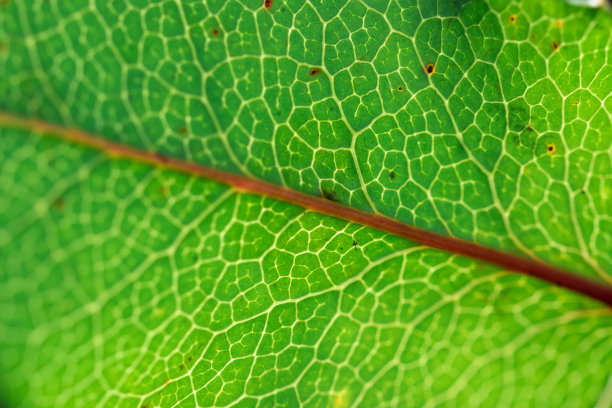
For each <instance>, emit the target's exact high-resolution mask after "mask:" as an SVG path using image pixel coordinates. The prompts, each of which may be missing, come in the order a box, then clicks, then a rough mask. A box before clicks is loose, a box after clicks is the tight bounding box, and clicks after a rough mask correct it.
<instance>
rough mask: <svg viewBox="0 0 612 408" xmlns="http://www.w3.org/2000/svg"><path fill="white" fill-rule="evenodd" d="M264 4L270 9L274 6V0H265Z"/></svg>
mask: <svg viewBox="0 0 612 408" xmlns="http://www.w3.org/2000/svg"><path fill="white" fill-rule="evenodd" d="M263 5H264V8H265V9H266V10H270V7H272V0H264V3H263Z"/></svg>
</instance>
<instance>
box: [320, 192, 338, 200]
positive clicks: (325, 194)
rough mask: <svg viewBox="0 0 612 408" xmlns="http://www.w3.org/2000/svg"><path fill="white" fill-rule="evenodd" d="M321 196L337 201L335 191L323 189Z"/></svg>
mask: <svg viewBox="0 0 612 408" xmlns="http://www.w3.org/2000/svg"><path fill="white" fill-rule="evenodd" d="M323 198H325V199H326V200H329V201H338V200H337V199H336V193H334V192H333V191H327V190H323Z"/></svg>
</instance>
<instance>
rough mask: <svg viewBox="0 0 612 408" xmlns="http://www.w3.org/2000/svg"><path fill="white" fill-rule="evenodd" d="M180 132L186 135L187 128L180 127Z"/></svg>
mask: <svg viewBox="0 0 612 408" xmlns="http://www.w3.org/2000/svg"><path fill="white" fill-rule="evenodd" d="M179 133H180V134H181V135H184V134H185V133H187V128H180V129H179Z"/></svg>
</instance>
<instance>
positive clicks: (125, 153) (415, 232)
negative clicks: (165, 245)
mask: <svg viewBox="0 0 612 408" xmlns="http://www.w3.org/2000/svg"><path fill="white" fill-rule="evenodd" d="M0 122H2V123H4V124H6V125H9V126H13V127H18V128H23V129H27V130H32V131H38V132H42V133H44V134H48V135H53V136H57V137H60V138H62V139H65V140H69V141H72V142H78V143H82V144H85V145H87V146H91V147H94V148H96V149H100V150H103V151H105V152H107V153H108V154H110V155H112V156H118V157H124V158H129V159H133V160H137V161H141V162H146V163H150V164H154V165H157V166H162V167H166V168H170V169H175V170H178V171H182V172H185V173H189V174H193V175H197V176H201V177H206V178H210V179H214V180H216V181H219V182H221V183H224V184H227V185H230V186H232V187H233V188H235V189H237V190H240V191H243V192H249V193H254V194H259V195H265V196H268V197H272V198H275V199H278V200H282V201H285V202H288V203H292V204H295V205H298V206H300V207H303V208H306V209H308V210H311V211H316V212H319V213H322V214H326V215H331V216H333V217H337V218H341V219H344V220H347V221H351V222H355V223H358V224H362V225H366V226H368V227H372V228H376V229H378V230H381V231H385V232H388V233H390V234H393V235H397V236H399V237H403V238H406V239H409V240H411V241H415V242H418V243H420V244H423V245H426V246H429V247H431V248H436V249H440V250H443V251H447V252H451V253H455V254H459V255H463V256H467V257H470V258H473V259H478V260H480V261H485V262H488V263H491V264H494V265H498V266H500V267H502V268H505V269H508V270H511V271H514V272H518V273H522V274H526V275H530V276H533V277H536V278H538V279H541V280H543V281H547V282H550V283H552V284H555V285H560V286H563V287H565V288H567V289H570V290H573V291H575V292H578V293H581V294H583V295H585V296H588V297H591V298H593V299H597V300H599V301H601V302H603V303H605V304H607V305H608V306H612V286H610V285H606V284H601V283H598V282H595V281H592V280H590V279H587V278H585V277H582V276H579V275H576V274H574V273H571V272H568V271H564V270H562V269H558V268H555V267H553V266H551V265H548V264H545V263H543V262H540V261H536V260H533V259H527V258H523V257H520V256H517V255H513V254H510V253H507V252H503V251H499V250H497V249H492V248H488V247H484V246H481V245H478V244H475V243H473V242H468V241H464V240H461V239H457V238H452V237H449V236H446V235H440V234H436V233H433V232H430V231H427V230H423V229H421V228H417V227H414V226H411V225H407V224H405V223H403V222H400V221H397V220H394V219H391V218H389V217H386V216H383V215H378V214H371V213H367V212H364V211H360V210H357V209H354V208H351V207H347V206H345V205H342V204H338V203H335V202H332V201H330V200H327V199H324V198H320V197H315V196H311V195H308V194H304V193H300V192H298V191H295V190H291V189H289V188H286V187H281V186H277V185H275V184H271V183H267V182H265V181H261V180H256V179H251V178H247V177H244V176H239V175H236V174H232V173H228V172H225V171H222V170H218V169H214V168H210V167H206V166H202V165H199V164H195V163H190V162H187V161H183V160H179V159H175V158H172V157H167V156H164V155H161V154H158V153H153V152H148V151H145V150H140V149H135V148H133V147H129V146H125V145H122V144H120V143H115V142H112V141H109V140H107V139H104V138H101V137H98V136H95V135H92V134H89V133H86V132H84V131H82V130H79V129H71V128H66V127H62V126H58V125H54V124H51V123H47V122H43V121H40V120H36V119H29V118H23V117H19V116H15V115H12V114H9V113H4V112H0Z"/></svg>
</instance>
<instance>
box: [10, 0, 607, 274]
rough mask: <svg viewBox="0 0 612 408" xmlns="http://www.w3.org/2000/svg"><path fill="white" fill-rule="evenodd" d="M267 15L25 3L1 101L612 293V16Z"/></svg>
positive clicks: (379, 8) (393, 3)
mask: <svg viewBox="0 0 612 408" xmlns="http://www.w3.org/2000/svg"><path fill="white" fill-rule="evenodd" d="M264 3H265V2H263V1H261V0H241V1H238V0H231V1H226V0H209V1H205V2H203V1H201V0H183V1H180V2H174V1H160V2H154V3H150V2H143V1H130V2H128V1H116V2H113V3H112V5H111V4H110V3H108V4H107V3H106V2H101V1H97V2H94V1H93V0H92V1H89V0H79V1H71V2H69V3H67V2H54V1H39V2H36V3H35V6H30V5H29V3H26V2H20V1H14V2H8V5H6V6H5V7H4V9H5V10H4V11H3V14H4V16H3V24H2V26H3V29H2V30H1V32H2V34H1V35H2V36H3V38H4V39H5V40H3V41H4V42H6V43H7V45H5V50H4V52H2V53H1V55H0V69H2V71H4V72H8V73H9V75H3V76H2V79H0V92H1V93H2V94H3V95H6V96H5V97H4V98H3V100H2V101H1V102H0V104H1V105H0V106H2V107H4V108H5V109H8V110H11V111H17V112H19V113H21V114H25V115H31V116H33V117H37V118H44V119H47V120H50V121H55V122H59V123H63V124H69V125H74V126H77V127H79V128H83V129H85V130H88V131H90V132H92V133H95V134H99V135H103V136H107V137H110V138H114V139H116V140H119V141H121V142H122V143H125V144H129V145H132V146H136V147H142V148H146V149H149V150H153V151H157V152H161V153H165V154H169V155H173V156H175V157H179V158H184V159H187V160H190V161H195V162H198V163H202V164H207V165H211V166H214V167H217V168H223V169H226V170H230V171H234V172H238V173H242V174H246V175H249V176H253V177H257V178H261V179H264V180H268V181H272V182H274V183H278V184H281V185H286V186H289V187H291V188H294V189H297V190H300V191H303V192H307V193H310V194H314V195H325V196H332V197H334V199H336V200H338V201H340V202H342V203H346V204H349V205H352V206H355V207H357V208H360V209H364V210H368V211H375V212H379V213H382V214H385V215H388V216H391V217H394V218H398V219H400V220H402V221H405V222H408V223H411V224H415V225H418V226H421V227H424V228H427V229H431V230H434V231H436V232H442V233H446V234H450V235H452V236H456V237H460V238H464V239H468V240H471V241H475V242H479V243H483V244H485V245H489V246H494V247H497V248H501V249H505V250H509V251H514V252H518V253H523V254H525V255H527V256H530V257H537V258H541V259H543V260H545V261H548V262H552V263H553V264H556V265H558V266H561V267H566V268H570V269H573V270H574V271H575V272H578V273H583V274H585V275H587V276H591V277H597V278H598V279H600V280H603V281H607V282H609V283H610V282H612V278H611V277H610V275H609V271H610V270H612V258H611V255H610V254H611V253H612V238H611V237H610V231H611V230H612V208H611V207H610V205H609V203H610V202H611V200H610V195H611V194H612V193H611V191H612V161H611V155H610V148H611V143H612V138H611V137H610V132H611V131H610V129H612V124H611V112H612V99H610V93H611V91H612V65H610V59H611V53H612V47H611V46H610V42H611V41H612V40H611V38H612V36H611V35H610V32H611V29H612V19H611V17H610V15H609V14H608V13H607V12H605V11H603V10H601V11H596V10H588V9H580V8H573V7H570V6H568V5H567V4H565V3H563V2H561V1H559V0H546V1H538V2H521V1H518V2H517V1H506V0H504V1H472V2H465V1H451V0H439V1H434V0H432V1H421V2H417V1H416V0H415V1H397V0H369V1H366V0H363V1H361V0H350V1H347V0H338V1H336V0H316V1H315V0H312V1H303V0H287V1H284V0H274V1H271V2H270V6H269V7H268V8H266V7H265V4H264ZM583 56H584V57H583ZM587 56H588V57H587ZM428 67H429V69H431V70H432V73H428V72H427V68H428Z"/></svg>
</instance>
